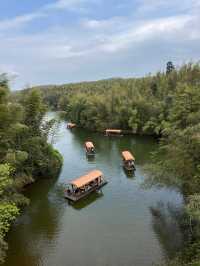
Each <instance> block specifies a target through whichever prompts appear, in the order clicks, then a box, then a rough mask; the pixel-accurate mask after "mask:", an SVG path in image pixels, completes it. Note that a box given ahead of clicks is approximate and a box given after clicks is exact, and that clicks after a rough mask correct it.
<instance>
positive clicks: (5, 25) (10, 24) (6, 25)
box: [0, 11, 45, 31]
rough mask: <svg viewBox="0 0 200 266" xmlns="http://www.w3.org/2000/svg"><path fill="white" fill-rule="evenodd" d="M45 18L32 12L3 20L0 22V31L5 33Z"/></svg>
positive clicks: (39, 13) (42, 14)
mask: <svg viewBox="0 0 200 266" xmlns="http://www.w3.org/2000/svg"><path fill="white" fill-rule="evenodd" d="M43 16H45V14H44V13H42V12H39V11H38V12H34V13H30V14H26V15H21V16H17V17H14V18H11V19H5V20H1V21H0V31H5V30H9V29H13V28H18V27H20V26H22V25H24V24H26V23H28V22H31V21H33V20H35V19H37V18H40V17H43Z"/></svg>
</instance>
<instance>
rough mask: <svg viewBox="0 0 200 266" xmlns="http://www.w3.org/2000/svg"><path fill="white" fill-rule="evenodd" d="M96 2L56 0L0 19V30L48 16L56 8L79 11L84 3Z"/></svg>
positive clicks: (90, 0) (93, 1)
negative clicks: (20, 13)
mask: <svg viewBox="0 0 200 266" xmlns="http://www.w3.org/2000/svg"><path fill="white" fill-rule="evenodd" d="M97 2H98V0H96V1H95V0H56V1H55V2H54V3H52V4H47V5H44V6H42V7H41V8H39V9H38V10H36V11H35V12H32V13H28V14H23V15H21V16H17V17H14V18H10V19H5V20H0V31H6V30H9V29H13V28H19V27H20V26H23V25H25V24H27V23H29V22H32V21H34V20H35V19H38V18H41V17H45V16H46V17H47V16H50V15H51V12H53V11H56V10H57V11H59V10H70V11H81V10H84V9H85V8H86V7H85V5H86V4H88V3H97Z"/></svg>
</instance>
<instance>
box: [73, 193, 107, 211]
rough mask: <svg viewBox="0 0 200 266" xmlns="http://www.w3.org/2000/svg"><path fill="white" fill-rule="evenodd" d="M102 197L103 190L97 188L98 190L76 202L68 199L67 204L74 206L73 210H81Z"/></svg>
mask: <svg viewBox="0 0 200 266" xmlns="http://www.w3.org/2000/svg"><path fill="white" fill-rule="evenodd" d="M102 197H103V192H102V191H101V190H99V191H98V192H93V193H91V194H90V195H89V196H88V197H86V198H83V199H82V200H80V201H78V202H70V201H68V205H69V206H71V207H72V208H74V209H75V210H82V209H83V208H86V207H88V206H89V205H91V204H93V203H95V202H96V201H97V200H99V199H100V198H102Z"/></svg>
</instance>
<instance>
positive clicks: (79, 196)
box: [64, 180, 108, 202]
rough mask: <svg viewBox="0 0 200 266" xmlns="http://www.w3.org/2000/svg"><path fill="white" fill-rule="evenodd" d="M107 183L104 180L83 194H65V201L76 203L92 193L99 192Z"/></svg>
mask: <svg viewBox="0 0 200 266" xmlns="http://www.w3.org/2000/svg"><path fill="white" fill-rule="evenodd" d="M107 183H108V182H107V181H106V180H104V181H103V182H102V183H101V184H100V185H98V186H94V187H91V188H90V189H88V190H87V191H85V192H84V193H80V194H77V195H74V194H69V193H67V192H65V194H64V196H65V198H66V199H68V200H71V201H74V202H76V201H78V200H80V199H82V198H84V197H86V196H87V195H89V194H90V193H92V192H93V191H97V190H99V189H100V188H102V187H103V186H105V185H106V184H107Z"/></svg>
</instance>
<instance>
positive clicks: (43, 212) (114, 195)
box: [4, 123, 183, 266]
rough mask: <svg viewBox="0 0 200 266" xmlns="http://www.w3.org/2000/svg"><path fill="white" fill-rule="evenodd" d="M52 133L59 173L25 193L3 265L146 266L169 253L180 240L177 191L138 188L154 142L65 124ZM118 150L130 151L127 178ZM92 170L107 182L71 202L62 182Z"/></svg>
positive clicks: (172, 252)
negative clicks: (91, 154) (88, 151)
mask: <svg viewBox="0 0 200 266" xmlns="http://www.w3.org/2000/svg"><path fill="white" fill-rule="evenodd" d="M58 135H59V136H58V137H57V142H56V144H55V146H56V148H57V149H58V150H59V151H60V152H61V153H62V155H63V157H64V166H63V169H62V172H61V174H60V176H59V178H58V179H57V180H50V179H46V180H42V181H40V182H38V183H36V184H34V185H33V186H31V187H30V188H29V189H28V191H27V192H26V195H27V196H28V197H29V198H30V199H31V204H30V206H29V207H28V208H27V209H26V210H25V212H24V213H23V214H22V215H21V217H19V219H18V220H17V222H16V223H15V225H14V226H13V227H12V229H11V231H10V233H9V235H8V243H9V250H8V257H7V260H6V263H5V264H4V266H36V265H37V266H38V265H40V266H41V265H44V266H129V265H131V266H132V265H134V266H148V265H152V264H153V262H160V261H161V260H163V259H165V258H168V257H173V255H174V253H175V252H176V251H177V250H179V249H180V248H181V246H182V242H183V236H182V233H181V230H180V227H179V223H178V217H179V214H180V213H181V209H182V196H181V195H180V194H179V193H178V192H177V191H176V190H169V189H167V188H162V189H156V188H152V189H143V188H142V187H141V185H142V183H143V181H144V165H145V164H146V163H148V162H149V160H150V152H152V151H153V150H155V149H156V148H157V144H156V142H155V141H154V140H153V139H151V138H147V137H133V136H126V137H121V138H106V137H104V136H103V135H101V134H96V133H90V132H87V131H84V130H80V129H75V130H74V131H69V130H67V129H66V126H65V123H61V125H60V127H59V134H58ZM87 139H91V140H93V141H94V143H95V146H96V150H97V154H96V157H95V159H94V160H91V161H88V160H87V158H86V157H85V153H84V149H83V144H84V141H85V140H87ZM124 149H129V150H131V151H133V153H134V155H135V157H136V168H137V170H136V173H135V176H127V175H126V173H125V172H124V171H123V168H122V167H121V157H120V153H121V151H122V150H124ZM92 169H99V170H101V171H103V173H104V174H105V176H106V178H107V180H108V181H109V183H108V184H107V185H106V186H105V187H104V188H103V189H102V193H99V194H97V193H94V194H92V195H90V196H89V197H88V198H87V199H85V200H82V201H81V202H79V203H78V204H75V205H69V204H68V202H67V201H66V200H65V199H64V198H63V186H64V184H65V183H66V182H67V181H68V180H71V179H73V178H75V177H78V176H80V175H82V174H84V173H87V172H88V171H90V170H92Z"/></svg>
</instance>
